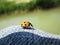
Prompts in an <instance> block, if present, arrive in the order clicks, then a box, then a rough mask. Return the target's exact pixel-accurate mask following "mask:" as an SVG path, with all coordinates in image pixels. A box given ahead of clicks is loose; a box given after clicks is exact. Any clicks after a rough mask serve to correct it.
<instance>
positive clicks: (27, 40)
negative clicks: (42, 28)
mask: <svg viewBox="0 0 60 45" xmlns="http://www.w3.org/2000/svg"><path fill="white" fill-rule="evenodd" d="M0 45H60V40H59V39H54V38H47V37H41V36H38V35H35V34H33V33H28V32H16V33H12V34H10V35H8V36H6V37H4V38H1V39H0Z"/></svg>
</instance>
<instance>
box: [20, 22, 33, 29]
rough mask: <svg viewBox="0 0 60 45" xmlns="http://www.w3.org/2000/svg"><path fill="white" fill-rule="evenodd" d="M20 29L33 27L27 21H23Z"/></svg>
mask: <svg viewBox="0 0 60 45" xmlns="http://www.w3.org/2000/svg"><path fill="white" fill-rule="evenodd" d="M21 27H22V28H23V29H31V28H32V27H33V25H32V24H31V23H30V22H29V21H24V22H22V23H21Z"/></svg>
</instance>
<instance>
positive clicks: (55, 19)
mask: <svg viewBox="0 0 60 45" xmlns="http://www.w3.org/2000/svg"><path fill="white" fill-rule="evenodd" d="M26 20H27V21H30V22H31V23H32V24H33V25H34V27H35V28H38V29H41V30H44V31H46V32H50V33H54V34H60V0H26V1H24V0H23V1H21V0H0V29H3V28H6V27H8V26H12V25H20V24H21V22H23V21H26Z"/></svg>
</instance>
